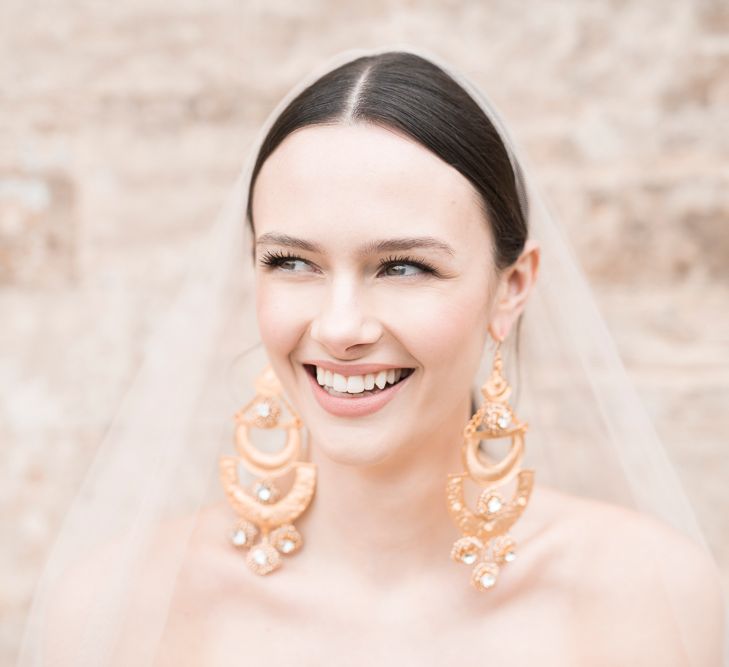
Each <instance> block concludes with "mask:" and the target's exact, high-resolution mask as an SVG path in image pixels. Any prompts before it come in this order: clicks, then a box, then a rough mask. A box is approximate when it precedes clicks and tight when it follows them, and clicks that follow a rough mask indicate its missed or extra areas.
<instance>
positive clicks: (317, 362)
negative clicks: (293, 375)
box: [302, 359, 411, 376]
mask: <svg viewBox="0 0 729 667" xmlns="http://www.w3.org/2000/svg"><path fill="white" fill-rule="evenodd" d="M302 363H303V364H305V365H310V366H318V367H319V368H324V369H326V370H329V371H332V372H333V373H339V374H340V375H344V376H349V375H367V374H368V373H379V372H380V371H388V370H390V369H391V368H411V366H395V365H393V364H336V363H334V362H333V361H324V360H323V359H312V360H309V361H304V362H302Z"/></svg>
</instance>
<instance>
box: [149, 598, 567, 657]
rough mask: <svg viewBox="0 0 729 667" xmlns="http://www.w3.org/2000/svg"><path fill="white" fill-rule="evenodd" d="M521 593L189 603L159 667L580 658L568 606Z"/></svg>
mask: <svg viewBox="0 0 729 667" xmlns="http://www.w3.org/2000/svg"><path fill="white" fill-rule="evenodd" d="M343 596H344V594H343ZM527 597H529V598H530V599H529V600H526V599H525V600H524V603H523V604H511V605H508V606H507V607H505V608H501V609H498V610H494V609H491V610H486V611H485V610H484V609H474V606H472V605H468V604H466V605H462V606H460V607H459V606H457V605H453V604H452V603H450V602H449V603H448V604H446V605H443V604H441V603H439V598H438V596H437V595H436V594H434V595H433V596H432V604H431V605H430V606H424V605H423V604H422V600H421V601H419V604H418V606H417V607H416V606H411V605H410V604H409V603H408V601H407V600H401V601H400V602H399V603H398V604H397V605H396V607H397V608H396V609H390V610H388V609H383V608H382V607H379V606H373V605H367V604H362V603H361V602H359V601H357V600H356V599H351V600H349V602H348V601H347V598H346V596H344V597H343V598H340V599H339V601H338V602H337V603H336V604H333V605H332V608H331V609H329V610H328V609H327V608H326V606H325V605H322V604H321V602H317V603H316V604H314V603H312V605H311V606H310V608H309V609H302V607H301V606H300V605H290V606H287V605H285V604H282V605H281V607H280V608H279V609H278V610H275V609H271V608H270V607H269V605H261V606H256V605H251V604H249V602H250V600H249V601H246V602H239V603H238V604H232V603H230V602H228V603H226V604H222V605H220V606H217V607H212V608H211V607H210V606H209V605H208V606H207V607H201V608H199V611H194V612H193V611H192V608H188V613H179V610H178V611H177V612H174V611H173V613H172V614H171V615H170V619H169V623H168V625H167V628H166V632H165V635H164V638H163V646H162V651H161V653H160V658H159V661H158V663H157V667H168V666H170V667H171V666H172V665H175V667H202V666H205V667H219V666H220V667H223V666H225V667H229V665H230V664H231V663H232V662H235V664H237V665H241V666H243V665H260V664H266V665H268V666H271V667H274V666H290V665H294V664H295V665H297V666H301V667H305V666H309V665H311V666H312V667H313V666H317V667H320V666H321V665H351V666H352V667H358V666H363V667H364V666H365V665H366V666H370V665H383V666H388V665H393V666H397V667H402V665H450V664H459V665H474V666H476V665H492V664H499V665H504V666H514V667H520V666H521V665H524V666H526V665H529V666H530V667H533V665H535V664H539V665H540V667H549V666H551V665H555V666H556V665H559V666H560V667H568V666H569V665H572V664H575V665H577V664H579V661H578V660H577V659H576V655H577V653H578V647H577V644H576V642H577V640H578V637H577V636H576V635H575V629H576V627H575V624H574V622H573V620H574V619H573V614H572V611H573V610H570V609H568V608H565V607H564V606H562V605H560V604H559V603H558V601H556V600H555V599H554V598H552V599H551V600H550V601H549V603H547V601H544V603H539V602H538V600H535V599H534V598H531V596H527ZM476 606H478V605H476Z"/></svg>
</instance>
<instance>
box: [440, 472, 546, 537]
mask: <svg viewBox="0 0 729 667" xmlns="http://www.w3.org/2000/svg"><path fill="white" fill-rule="evenodd" d="M466 477H467V475H466V473H451V474H449V475H448V482H447V484H446V500H447V503H448V510H449V511H450V513H451V515H452V517H453V519H454V521H455V522H456V524H457V526H458V527H459V528H460V529H461V532H463V533H464V535H471V536H476V537H478V538H480V539H481V540H483V541H484V542H485V541H487V540H490V539H491V538H492V537H497V536H498V535H503V534H504V533H506V532H507V531H508V530H509V529H510V528H511V527H512V526H513V525H514V523H516V521H517V519H518V518H519V517H520V516H521V515H522V512H524V508H525V507H526V506H527V503H528V502H529V496H530V495H531V492H532V486H533V485H534V471H533V470H522V471H520V472H519V475H518V482H517V488H516V491H515V492H514V495H513V497H512V498H511V500H509V502H507V503H505V504H504V507H503V508H502V509H500V510H499V511H498V512H496V513H495V514H494V517H493V518H491V519H489V518H485V517H483V516H479V515H478V514H475V513H474V512H472V511H471V510H470V509H469V508H468V506H467V505H466V500H465V494H464V492H463V481H464V480H465V479H466Z"/></svg>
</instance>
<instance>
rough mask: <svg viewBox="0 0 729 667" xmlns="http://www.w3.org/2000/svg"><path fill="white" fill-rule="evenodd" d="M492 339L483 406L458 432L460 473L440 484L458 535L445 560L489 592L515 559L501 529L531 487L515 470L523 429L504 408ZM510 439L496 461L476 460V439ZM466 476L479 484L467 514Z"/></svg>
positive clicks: (504, 386) (505, 395)
mask: <svg viewBox="0 0 729 667" xmlns="http://www.w3.org/2000/svg"><path fill="white" fill-rule="evenodd" d="M500 346H501V341H500V340H497V342H496V350H495V352H494V363H493V369H492V371H491V375H490V377H489V378H488V380H487V381H486V382H485V383H484V385H483V387H482V388H481V394H482V395H483V402H482V404H481V406H480V407H479V409H478V410H477V411H476V413H475V414H474V415H473V416H472V417H471V419H470V420H469V422H468V424H467V425H466V427H465V428H464V430H463V444H462V447H461V460H462V461H463V466H464V468H465V472H462V473H449V475H448V478H447V481H446V503H447V505H448V510H449V512H450V514H451V517H452V518H453V521H454V522H455V524H456V526H458V528H459V530H460V531H461V532H462V533H463V537H461V538H459V539H458V540H456V542H455V543H454V544H453V547H452V549H451V558H452V559H453V560H455V561H457V562H461V563H465V564H466V565H474V564H475V565H474V568H473V572H472V576H471V583H472V585H473V586H474V587H475V588H476V589H477V590H488V589H490V588H492V587H493V586H494V585H495V584H496V581H497V579H498V576H499V572H500V567H501V566H503V565H504V564H505V563H509V562H511V561H513V560H514V559H515V557H516V551H515V546H516V544H515V542H514V540H513V538H512V537H511V536H509V535H507V531H508V530H509V529H510V528H511V527H512V526H513V525H514V523H515V522H516V521H517V520H518V519H519V517H520V516H521V515H522V513H523V512H524V510H525V509H526V506H527V504H528V503H529V497H530V495H531V491H532V488H533V485H534V470H520V466H521V462H522V459H523V458H524V433H525V432H526V430H527V427H528V425H527V424H526V423H523V422H520V421H519V420H518V419H517V418H516V416H515V415H514V412H513V410H512V409H511V406H510V405H509V404H508V399H509V396H510V395H511V387H510V386H509V384H508V383H507V381H506V379H505V378H504V376H503V373H502V371H503V363H502V359H501V351H500ZM504 437H509V438H511V446H510V448H509V452H508V453H507V455H506V456H505V457H504V458H503V459H502V460H501V461H498V462H495V461H492V460H490V459H489V458H488V457H485V458H486V462H483V461H482V460H481V459H480V458H479V452H480V444H481V441H482V440H489V439H500V438H504ZM515 477H516V480H517V484H516V490H515V491H514V493H513V495H512V497H511V498H510V499H509V500H505V499H504V497H503V495H502V494H501V493H499V491H498V488H500V487H502V486H504V485H505V484H507V483H508V482H510V481H511V480H512V479H514V478H515ZM467 478H470V479H472V480H473V481H474V482H475V483H476V484H478V485H479V486H485V487H486V488H485V489H484V491H482V492H481V495H480V496H479V499H478V503H477V510H476V511H473V510H471V509H470V508H469V507H468V506H467V504H466V499H465V490H464V481H465V480H466V479H467Z"/></svg>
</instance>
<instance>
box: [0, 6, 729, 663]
mask: <svg viewBox="0 0 729 667" xmlns="http://www.w3.org/2000/svg"><path fill="white" fill-rule="evenodd" d="M727 7H728V5H727V3H726V2H725V1H724V0H716V1H712V0H705V1H699V0H696V1H695V2H690V1H688V0H594V1H590V0H562V1H554V0H541V1H539V2H536V1H535V2H520V1H514V0H482V1H480V2H476V1H468V0H460V1H448V0H440V1H438V2H436V1H432V2H426V1H422V2H417V1H411V2H389V1H387V0H373V1H371V2H369V3H354V2H335V1H333V0H313V1H311V2H306V3H305V2H300V1H294V0H272V1H270V2H264V1H260V2H250V1H249V2H246V1H245V0H207V1H206V2H202V1H198V2H191V1H189V0H175V1H174V2H173V1H172V0H168V1H166V2H162V1H160V0H144V1H143V2H141V1H126V2H123V3H122V2H118V3H105V2H83V1H78V2H70V1H63V2H45V3H40V2H32V1H28V0H2V4H1V5H0V26H1V27H0V31H2V32H1V39H0V350H1V351H0V448H1V449H0V455H1V457H2V466H1V467H0V520H1V521H2V525H1V526H0V531H1V532H0V549H1V551H0V664H10V663H11V662H12V660H13V657H14V655H15V652H16V649H17V644H18V639H19V636H20V633H21V629H22V624H23V620H24V614H25V613H26V609H27V605H28V602H29V598H30V595H31V591H32V587H33V584H34V582H35V578H36V576H37V573H38V570H39V568H40V566H41V565H42V562H43V558H44V554H45V551H46V549H47V548H48V546H49V541H50V539H51V537H52V536H53V533H54V531H55V530H56V529H57V528H58V526H59V522H60V520H61V518H62V516H63V514H64V512H65V510H66V509H67V507H68V504H69V503H70V501H71V498H72V494H73V492H74V490H75V489H76V488H77V486H78V484H79V482H80V480H81V478H82V476H83V473H84V472H85V470H86V468H87V466H88V465H89V463H90V461H91V458H92V456H93V454H94V447H95V445H96V444H97V443H98V440H99V437H100V436H101V434H102V433H103V430H104V428H105V426H106V425H107V423H108V420H109V419H110V417H111V415H112V412H113V409H114V406H115V405H116V401H117V400H118V399H119V397H120V394H121V391H122V389H123V388H124V386H125V383H126V382H127V381H128V380H129V379H130V374H131V371H132V369H133V367H134V364H135V363H136V362H137V361H138V359H139V355H140V348H141V344H142V342H143V339H144V334H145V333H146V332H147V330H148V327H149V325H150V323H151V321H152V318H153V317H154V315H155V313H156V310H157V308H158V307H159V306H160V305H161V304H163V303H164V302H165V298H166V297H168V296H169V295H170V294H171V293H172V290H173V289H174V286H175V285H176V283H177V282H178V281H179V279H180V277H181V272H182V269H183V259H184V255H185V252H186V249H187V248H188V247H189V246H190V244H191V243H193V242H194V241H195V240H196V239H198V238H199V237H200V235H201V234H202V233H203V232H204V230H205V229H206V226H207V224H208V223H209V222H210V220H211V218H212V216H213V215H214V214H215V212H216V211H217V209H218V206H219V205H220V203H221V201H222V199H223V197H224V195H225V193H226V192H227V190H228V188H229V187H230V186H231V184H232V182H233V179H234V178H235V176H236V173H237V171H238V170H239V169H240V168H241V166H242V160H243V157H244V154H245V151H246V147H247V145H248V142H249V141H251V139H252V137H253V132H254V131H255V130H256V128H257V127H258V126H259V124H260V123H261V122H262V121H263V120H264V118H265V117H266V115H267V114H268V113H269V111H270V110H271V108H272V107H273V106H274V105H275V103H276V102H277V101H278V100H279V98H280V97H281V96H282V95H283V94H284V93H285V92H286V91H287V90H288V89H289V87H290V86H291V85H293V84H294V83H295V82H296V81H297V80H298V79H299V78H300V77H302V76H303V75H305V74H306V73H308V71H309V70H310V69H311V68H312V67H314V66H316V65H318V64H319V63H320V62H321V60H322V59H324V58H327V57H329V56H331V55H333V54H334V53H335V52H337V51H339V50H341V49H345V48H351V47H356V46H359V47H366V46H381V45H389V44H391V43H394V42H405V43H410V44H412V45H414V46H420V47H424V48H428V49H432V50H433V51H435V52H436V53H438V54H439V55H441V56H442V57H444V58H446V59H448V60H450V61H451V62H453V63H454V64H455V65H456V66H458V67H459V68H461V69H462V70H463V71H464V72H465V73H466V74H467V75H469V76H471V77H472V78H474V79H475V80H476V81H477V82H478V83H480V84H481V85H482V86H483V87H484V88H485V90H486V91H488V92H489V94H490V95H491V97H492V99H493V100H494V101H495V103H496V105H497V107H498V108H500V109H501V111H502V113H503V114H504V117H505V119H506V120H507V122H508V123H509V124H510V126H511V128H512V131H513V133H514V135H515V136H516V138H517V140H518V141H520V143H521V144H522V145H523V146H524V147H525V148H526V150H527V153H528V154H529V155H530V157H531V160H532V163H533V166H534V167H535V169H536V172H537V174H538V176H539V178H540V180H541V184H542V187H543V189H544V190H545V192H546V194H547V196H548V197H549V199H550V200H551V202H552V206H553V208H554V210H555V212H556V213H557V214H558V216H560V218H561V220H562V221H563V222H564V225H565V227H566V229H567V232H568V234H569V237H570V239H571V241H572V244H573V246H574V248H575V250H576V252H577V254H578V256H579V258H580V261H581V262H582V265H583V267H584V269H585V271H586V272H587V274H588V276H589V277H590V279H591V281H592V284H593V286H594V290H595V292H596V295H597V297H598V299H599V303H600V305H601V306H602V308H603V311H604V314H605V316H606V318H607V320H608V325H609V327H610V329H611V331H612V333H613V335H614V336H615V338H616V340H617V343H618V346H619V349H620V352H621V354H622V355H623V358H624V360H625V363H626V365H627V367H628V371H629V373H630V375H631V376H632V378H633V379H634V381H635V382H636V384H637V387H638V389H639V391H640V394H641V396H642V398H643V400H644V401H645V403H646V405H647V407H648V408H649V410H650V412H651V414H652V416H653V417H654V419H655V421H656V424H657V427H658V430H659V433H660V434H661V436H662V437H663V439H664V441H665V443H666V446H667V447H668V450H669V454H670V457H671V458H672V460H673V461H674V463H675V464H676V466H677V469H678V471H679V473H680V475H681V478H682V480H683V482H684V484H685V488H686V491H687V493H688V494H689V496H690V497H691V499H692V501H693V502H694V503H695V505H696V506H697V508H698V510H699V519H700V522H701V524H702V526H703V528H704V530H705V531H706V533H707V537H708V539H709V541H710V542H711V544H712V545H713V547H714V548H715V550H716V552H717V553H718V555H719V558H720V564H721V566H722V568H723V572H724V574H725V576H726V578H727V581H729V532H728V528H729V522H728V520H727V516H726V515H727V506H728V503H727V497H728V496H729V490H728V487H729V484H727V481H728V480H729V460H728V458H729V457H727V454H726V451H727V446H728V443H727V433H729V410H727V408H728V407H729V316H728V315H727V312H728V311H729V216H728V215H727V213H728V212H729V162H728V161H727V157H729V131H728V130H729V11H728V10H727Z"/></svg>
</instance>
